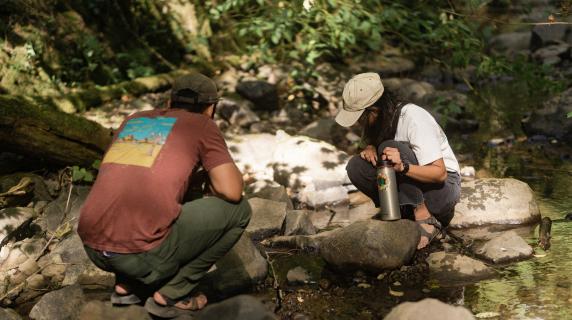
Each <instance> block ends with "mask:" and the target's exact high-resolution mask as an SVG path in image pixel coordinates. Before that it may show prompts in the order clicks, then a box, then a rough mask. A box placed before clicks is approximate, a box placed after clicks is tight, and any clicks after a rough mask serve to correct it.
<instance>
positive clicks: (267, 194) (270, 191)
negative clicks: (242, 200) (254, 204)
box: [249, 186, 294, 210]
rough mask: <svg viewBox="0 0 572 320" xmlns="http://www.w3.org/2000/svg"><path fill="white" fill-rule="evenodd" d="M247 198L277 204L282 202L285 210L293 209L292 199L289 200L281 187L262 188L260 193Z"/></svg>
mask: <svg viewBox="0 0 572 320" xmlns="http://www.w3.org/2000/svg"><path fill="white" fill-rule="evenodd" d="M249 198H262V199H268V200H273V201H278V202H284V203H286V209H288V210H292V209H294V204H293V203H292V199H290V196H289V195H288V191H286V188H284V187H283V186H277V187H272V186H268V187H264V188H262V189H261V190H260V191H258V192H256V193H253V194H251V195H249Z"/></svg>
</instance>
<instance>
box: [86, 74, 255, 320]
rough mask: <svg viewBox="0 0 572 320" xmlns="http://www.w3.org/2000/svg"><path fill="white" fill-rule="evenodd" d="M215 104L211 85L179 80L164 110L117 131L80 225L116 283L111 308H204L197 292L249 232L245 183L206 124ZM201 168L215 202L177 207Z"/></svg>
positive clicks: (200, 79) (93, 255) (89, 248)
mask: <svg viewBox="0 0 572 320" xmlns="http://www.w3.org/2000/svg"><path fill="white" fill-rule="evenodd" d="M218 99H219V96H218V93H217V88H216V85H215V83H214V82H213V81H212V80H211V79H209V78H207V77H206V76H204V75H201V74H198V73H195V74H191V75H187V76H183V77H181V78H178V79H177V80H176V81H175V83H174V85H173V89H172V92H171V98H170V100H169V102H168V108H167V109H157V110H152V111H143V112H138V113H135V114H133V115H131V116H129V117H128V118H127V119H126V120H125V121H124V122H123V123H122V125H121V127H120V128H119V129H118V130H117V132H116V135H115V137H114V139H113V142H112V145H111V147H110V148H109V149H108V151H107V152H106V154H105V156H104V158H103V161H102V164H101V167H100V171H99V175H98V177H97V180H96V182H95V184H94V185H93V188H92V190H91V192H90V194H89V196H88V198H87V200H86V202H85V204H84V206H83V209H82V211H81V215H80V220H79V227H78V233H79V235H80V237H81V239H82V241H83V243H84V245H85V250H86V252H87V254H88V256H89V257H90V259H91V260H92V261H93V262H94V263H95V264H96V265H97V266H98V267H99V268H101V269H103V270H106V271H109V272H113V273H114V274H115V275H116V285H115V288H114V289H115V292H114V293H113V294H112V297H111V300H112V302H113V303H114V304H132V303H139V302H140V301H142V300H141V299H142V297H143V296H144V292H147V295H150V296H151V297H149V299H147V302H146V303H145V307H146V309H147V311H149V312H150V313H152V314H154V315H157V316H160V317H176V316H179V315H181V314H185V313H189V311H194V310H199V309H202V308H203V307H204V306H205V305H206V304H207V297H206V296H205V295H204V294H202V293H199V292H195V290H194V289H195V288H196V286H197V284H198V283H199V281H200V280H201V279H202V278H203V277H204V275H205V274H206V273H207V271H208V270H209V269H210V268H211V267H212V266H213V264H214V263H215V262H216V261H217V260H218V259H220V258H221V257H222V256H224V255H225V254H226V253H227V252H228V251H229V250H230V249H231V248H232V247H233V246H234V244H235V243H236V242H237V241H238V240H239V238H240V236H241V235H242V233H243V232H244V229H245V228H246V226H247V225H248V222H249V220H250V215H251V209H250V206H249V205H248V202H247V201H246V200H244V199H242V189H243V181H242V175H241V173H240V171H239V170H238V168H237V167H236V165H235V164H234V162H233V160H232V158H231V156H230V154H229V152H228V148H227V146H226V143H225V141H224V139H223V136H222V134H221V132H220V130H219V129H218V128H217V126H216V125H215V123H214V121H213V120H212V118H213V116H214V112H215V108H216V104H217V101H218ZM198 167H202V168H204V170H206V172H207V174H208V178H209V180H210V183H209V184H210V191H211V193H212V195H213V196H212V197H205V198H201V199H198V200H194V201H191V202H187V203H184V202H183V196H184V195H185V193H186V191H187V188H188V186H189V184H190V183H191V184H192V183H195V182H196V180H197V179H198V175H196V174H194V173H195V172H196V169H197V168H198Z"/></svg>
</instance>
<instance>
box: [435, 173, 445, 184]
mask: <svg viewBox="0 0 572 320" xmlns="http://www.w3.org/2000/svg"><path fill="white" fill-rule="evenodd" d="M445 181H447V170H443V172H442V173H441V174H440V175H439V177H437V179H436V181H435V182H437V183H445Z"/></svg>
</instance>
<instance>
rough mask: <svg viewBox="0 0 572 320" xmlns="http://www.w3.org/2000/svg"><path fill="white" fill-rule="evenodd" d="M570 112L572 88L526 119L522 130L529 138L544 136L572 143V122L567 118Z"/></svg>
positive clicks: (571, 109) (571, 108) (571, 110)
mask: <svg viewBox="0 0 572 320" xmlns="http://www.w3.org/2000/svg"><path fill="white" fill-rule="evenodd" d="M569 112H572V88H570V89H568V90H566V91H564V92H562V93H561V94H560V95H559V96H557V97H554V98H552V99H550V100H548V101H546V102H545V103H544V105H543V108H542V109H539V110H535V111H533V112H532V113H531V114H530V115H529V116H528V117H526V118H524V119H523V121H522V129H523V130H524V132H525V133H526V134H527V135H528V136H533V135H543V136H549V137H555V138H557V139H558V140H561V141H563V142H565V143H572V121H570V119H567V118H566V114H568V113H569Z"/></svg>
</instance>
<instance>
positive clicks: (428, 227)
mask: <svg viewBox="0 0 572 320" xmlns="http://www.w3.org/2000/svg"><path fill="white" fill-rule="evenodd" d="M421 228H423V229H425V231H427V232H429V233H433V231H435V226H434V225H431V224H426V223H422V224H421ZM427 245H429V238H427V237H426V236H421V238H419V243H418V244H417V250H421V249H423V248H425V247H426V246H427Z"/></svg>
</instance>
